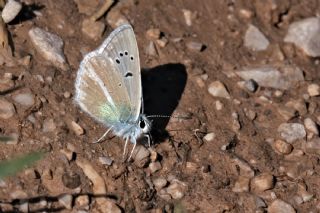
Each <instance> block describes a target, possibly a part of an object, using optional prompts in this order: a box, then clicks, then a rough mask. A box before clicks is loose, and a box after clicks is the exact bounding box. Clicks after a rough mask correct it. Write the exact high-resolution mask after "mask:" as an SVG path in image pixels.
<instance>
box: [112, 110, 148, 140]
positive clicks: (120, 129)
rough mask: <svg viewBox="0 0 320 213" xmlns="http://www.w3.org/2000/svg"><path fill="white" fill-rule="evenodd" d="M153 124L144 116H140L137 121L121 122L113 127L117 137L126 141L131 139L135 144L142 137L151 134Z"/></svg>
mask: <svg viewBox="0 0 320 213" xmlns="http://www.w3.org/2000/svg"><path fill="white" fill-rule="evenodd" d="M150 128H151V122H150V121H149V119H148V118H147V117H146V116H145V115H144V114H140V115H139V117H138V119H137V121H133V122H132V121H127V120H123V121H119V122H117V123H114V124H113V125H112V130H113V133H114V134H115V135H117V136H118V137H122V138H124V139H127V138H129V139H130V141H131V142H132V143H135V141H136V140H137V139H139V138H140V137H141V136H142V135H144V134H147V133H149V131H150Z"/></svg>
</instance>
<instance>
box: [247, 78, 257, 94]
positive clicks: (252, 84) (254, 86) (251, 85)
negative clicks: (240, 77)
mask: <svg viewBox="0 0 320 213" xmlns="http://www.w3.org/2000/svg"><path fill="white" fill-rule="evenodd" d="M244 86H245V88H246V89H247V90H248V91H250V92H255V91H257V89H258V84H257V82H255V81H254V80H252V79H250V80H247V81H245V82H244Z"/></svg>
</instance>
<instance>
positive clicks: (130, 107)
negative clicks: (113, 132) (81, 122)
mask: <svg viewBox="0 0 320 213" xmlns="http://www.w3.org/2000/svg"><path fill="white" fill-rule="evenodd" d="M132 42H133V44H132ZM131 52H132V53H131ZM120 53H122V54H120ZM129 53H130V54H129ZM121 55H122V56H121ZM131 57H133V59H135V60H137V61H138V65H137V64H136V62H135V60H132V58H131ZM131 70H132V71H131ZM126 75H127V77H126ZM75 87H76V95H75V101H76V103H77V104H78V105H79V106H80V107H81V108H82V110H84V111H85V112H87V113H88V114H90V115H91V116H92V117H93V118H95V119H96V120H98V121H100V122H103V123H105V124H107V125H109V126H110V125H113V124H114V123H116V122H119V121H121V120H124V121H129V120H130V121H132V122H134V121H136V120H137V119H138V116H139V110H140V107H141V101H140V100H141V76H140V65H139V56H138V49H137V43H136V40H135V37H134V33H133V30H132V28H131V26H130V25H123V26H120V27H119V28H117V29H116V30H114V31H113V32H112V33H111V34H110V36H109V37H108V38H107V39H106V40H105V41H104V42H103V44H102V45H101V46H100V47H99V48H98V49H97V50H95V51H93V52H91V53H89V54H87V55H86V56H85V58H84V59H83V61H82V62H81V64H80V68H79V71H78V74H77V79H76V84H75Z"/></svg>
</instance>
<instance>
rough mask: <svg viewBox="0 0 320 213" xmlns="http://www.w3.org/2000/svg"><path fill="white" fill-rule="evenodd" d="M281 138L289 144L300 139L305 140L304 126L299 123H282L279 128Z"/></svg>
mask: <svg viewBox="0 0 320 213" xmlns="http://www.w3.org/2000/svg"><path fill="white" fill-rule="evenodd" d="M278 132H279V133H280V136H281V137H282V138H283V139H284V140H286V141H287V142H288V143H293V142H294V141H296V140H298V139H303V138H305V136H306V130H305V129H304V126H303V125H302V124H299V123H282V124H280V126H279V127H278Z"/></svg>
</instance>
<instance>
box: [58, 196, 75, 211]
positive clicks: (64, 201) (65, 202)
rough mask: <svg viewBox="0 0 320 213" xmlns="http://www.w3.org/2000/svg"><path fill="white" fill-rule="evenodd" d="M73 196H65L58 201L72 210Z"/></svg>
mask: <svg viewBox="0 0 320 213" xmlns="http://www.w3.org/2000/svg"><path fill="white" fill-rule="evenodd" d="M72 200H73V197H72V195H69V194H65V195H61V196H59V197H58V201H59V203H60V204H61V205H63V206H64V207H65V208H66V209H72Z"/></svg>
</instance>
